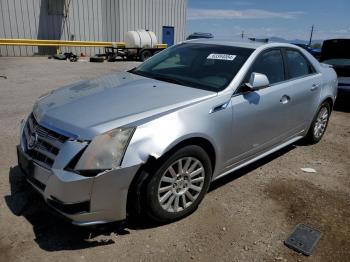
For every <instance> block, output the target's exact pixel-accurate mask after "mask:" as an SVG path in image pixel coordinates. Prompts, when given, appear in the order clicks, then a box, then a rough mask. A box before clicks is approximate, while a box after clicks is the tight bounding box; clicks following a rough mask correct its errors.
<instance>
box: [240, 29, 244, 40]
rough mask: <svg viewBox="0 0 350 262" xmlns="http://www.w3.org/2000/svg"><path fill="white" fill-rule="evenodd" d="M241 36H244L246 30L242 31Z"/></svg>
mask: <svg viewBox="0 0 350 262" xmlns="http://www.w3.org/2000/svg"><path fill="white" fill-rule="evenodd" d="M241 37H242V39H243V38H244V31H242V33H241Z"/></svg>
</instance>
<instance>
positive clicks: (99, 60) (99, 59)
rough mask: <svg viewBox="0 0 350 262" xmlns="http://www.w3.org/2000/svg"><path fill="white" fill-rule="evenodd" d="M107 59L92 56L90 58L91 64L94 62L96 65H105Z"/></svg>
mask: <svg viewBox="0 0 350 262" xmlns="http://www.w3.org/2000/svg"><path fill="white" fill-rule="evenodd" d="M104 60H105V59H104V58H103V57H101V56H92V57H90V62H94V63H103V61H104Z"/></svg>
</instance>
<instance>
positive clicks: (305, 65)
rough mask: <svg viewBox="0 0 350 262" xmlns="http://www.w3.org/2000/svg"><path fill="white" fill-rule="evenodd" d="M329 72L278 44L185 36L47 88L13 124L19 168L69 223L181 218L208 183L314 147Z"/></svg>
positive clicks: (323, 122) (329, 91)
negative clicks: (136, 60)
mask: <svg viewBox="0 0 350 262" xmlns="http://www.w3.org/2000/svg"><path fill="white" fill-rule="evenodd" d="M336 92H337V77H336V74H335V72H334V70H333V69H332V68H331V67H330V66H327V65H323V64H320V63H318V62H317V61H316V60H315V59H314V58H313V57H312V56H311V55H310V54H309V53H307V52H306V51H304V50H303V49H301V48H299V47H297V46H294V45H289V44H252V43H230V42H217V41H211V40H193V41H188V42H183V43H181V44H178V45H175V46H173V47H171V48H168V49H166V50H164V51H162V52H160V53H159V54H157V55H155V56H154V57H152V58H150V59H149V60H147V61H146V62H144V63H143V64H141V65H139V66H138V67H136V68H134V69H132V70H130V71H128V72H123V73H115V74H112V75H108V76H105V77H102V78H100V79H96V80H89V81H83V82H79V83H75V84H72V85H69V86H65V87H62V88H59V89H56V90H54V91H52V92H50V93H49V94H46V95H44V96H42V97H41V98H39V100H38V101H37V102H36V104H35V105H34V108H33V112H32V113H31V114H30V115H29V116H28V117H27V118H26V119H25V120H24V121H23V122H22V127H21V134H20V137H21V141H20V145H18V147H17V151H18V162H19V166H20V167H21V168H22V170H23V171H24V173H25V176H26V179H27V180H28V181H29V182H30V184H31V185H32V186H33V187H34V188H35V189H36V190H37V191H39V192H40V193H41V194H42V196H43V197H44V199H45V201H46V202H47V204H48V205H50V206H51V207H52V208H53V209H54V210H56V211H58V213H60V214H62V215H64V216H65V217H66V218H68V219H69V220H70V221H72V223H74V224H76V225H92V224H98V223H105V222H110V221H117V220H123V219H125V218H126V217H127V215H129V214H145V215H147V216H148V217H150V218H151V219H153V220H156V221H160V222H171V221H174V220H177V219H180V218H182V217H184V216H186V215H188V214H190V213H191V212H193V211H194V210H195V209H196V207H197V206H198V205H199V203H200V202H201V201H202V199H203V197H204V195H205V194H206V192H207V190H208V188H209V185H210V183H211V182H212V181H213V180H215V179H218V178H220V177H222V176H224V175H226V174H229V173H231V172H232V171H234V170H237V169H239V168H241V167H243V166H245V165H248V164H249V163H252V162H253V161H256V160H257V159H260V158H262V157H264V156H266V155H268V154H270V153H272V152H274V151H276V150H279V149H280V148H282V147H284V146H286V145H288V144H291V143H293V142H295V141H297V140H299V139H302V138H304V139H305V140H307V141H309V142H310V143H316V142H318V141H319V140H320V139H321V138H322V136H323V134H324V132H325V130H326V127H327V123H328V119H329V116H330V113H331V110H332V106H333V102H334V100H335V98H336Z"/></svg>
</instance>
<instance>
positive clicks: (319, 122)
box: [305, 102, 331, 144]
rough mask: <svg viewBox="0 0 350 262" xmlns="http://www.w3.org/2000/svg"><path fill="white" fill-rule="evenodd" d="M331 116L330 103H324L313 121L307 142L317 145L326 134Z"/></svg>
mask: <svg viewBox="0 0 350 262" xmlns="http://www.w3.org/2000/svg"><path fill="white" fill-rule="evenodd" d="M330 114H331V107H330V105H329V103H327V102H324V103H323V104H322V105H321V106H320V108H319V110H318V111H317V114H316V116H315V118H314V119H313V121H312V123H311V126H310V129H309V131H308V133H307V135H306V137H305V139H306V141H307V142H309V143H311V144H316V143H318V142H319V141H320V140H321V138H322V137H323V135H324V133H325V132H326V128H327V126H328V121H329V116H330Z"/></svg>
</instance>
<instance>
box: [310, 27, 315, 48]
mask: <svg viewBox="0 0 350 262" xmlns="http://www.w3.org/2000/svg"><path fill="white" fill-rule="evenodd" d="M313 33H314V25H312V27H311V32H310V41H309V46H311V42H312V35H313Z"/></svg>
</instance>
